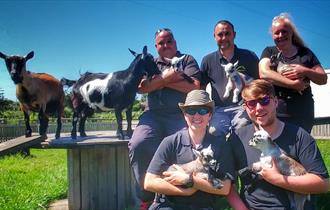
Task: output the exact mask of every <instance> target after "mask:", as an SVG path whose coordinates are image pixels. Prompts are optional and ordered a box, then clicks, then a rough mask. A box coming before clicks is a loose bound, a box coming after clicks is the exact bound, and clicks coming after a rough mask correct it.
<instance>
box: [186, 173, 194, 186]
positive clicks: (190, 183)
mask: <svg viewBox="0 0 330 210" xmlns="http://www.w3.org/2000/svg"><path fill="white" fill-rule="evenodd" d="M193 186H194V179H193V175H192V173H191V174H189V179H188V180H187V182H186V184H185V185H184V187H185V188H191V187H193Z"/></svg>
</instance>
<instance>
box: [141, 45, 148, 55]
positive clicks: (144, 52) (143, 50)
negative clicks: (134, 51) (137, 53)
mask: <svg viewBox="0 0 330 210" xmlns="http://www.w3.org/2000/svg"><path fill="white" fill-rule="evenodd" d="M142 54H143V55H147V54H148V48H147V46H144V47H143V49H142Z"/></svg>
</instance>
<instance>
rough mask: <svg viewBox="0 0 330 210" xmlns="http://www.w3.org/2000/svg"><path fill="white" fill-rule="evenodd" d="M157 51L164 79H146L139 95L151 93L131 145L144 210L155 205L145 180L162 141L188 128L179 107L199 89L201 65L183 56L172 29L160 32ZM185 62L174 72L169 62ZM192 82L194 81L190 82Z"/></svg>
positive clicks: (131, 160)
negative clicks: (144, 186) (173, 60)
mask: <svg viewBox="0 0 330 210" xmlns="http://www.w3.org/2000/svg"><path fill="white" fill-rule="evenodd" d="M155 47H156V49H157V52H158V54H159V57H158V58H156V59H155V61H156V64H157V66H158V68H159V70H160V71H161V72H162V74H160V75H156V76H154V77H153V78H152V79H142V81H141V83H140V86H139V93H148V96H147V104H146V109H145V111H144V112H143V114H142V115H141V116H140V118H139V124H138V125H137V127H136V128H135V130H134V133H133V136H132V138H131V140H130V142H129V158H130V164H131V167H132V171H133V174H134V177H135V180H136V190H137V196H138V198H139V199H140V200H141V201H142V202H141V204H140V209H146V208H147V207H148V205H149V204H150V203H151V202H152V201H153V199H154V194H153V193H151V192H147V191H145V190H143V180H144V176H145V173H146V170H147V167H148V165H149V162H150V160H151V159H152V156H153V154H154V153H155V151H156V149H157V147H158V145H159V144H160V142H161V140H162V139H163V138H164V137H166V136H168V135H171V134H173V133H175V132H176V131H178V130H180V129H182V128H183V127H184V126H185V122H184V119H183V117H182V115H181V113H180V109H179V108H178V106H177V104H178V103H179V102H183V101H184V100H185V98H186V95H187V93H188V92H189V91H191V90H193V89H199V87H200V82H199V81H200V77H201V75H200V70H199V67H198V63H197V62H196V60H195V59H194V58H193V57H192V56H191V55H187V54H185V56H184V57H183V54H182V53H180V52H179V51H178V50H177V44H176V41H175V39H174V35H173V32H172V31H171V30H170V29H168V28H163V29H160V30H158V31H157V32H156V34H155ZM174 57H177V58H181V57H183V59H182V60H181V61H180V63H179V64H177V68H178V69H174V68H172V65H171V62H170V61H169V59H173V58H174ZM186 77H189V78H190V81H188V80H187V79H186Z"/></svg>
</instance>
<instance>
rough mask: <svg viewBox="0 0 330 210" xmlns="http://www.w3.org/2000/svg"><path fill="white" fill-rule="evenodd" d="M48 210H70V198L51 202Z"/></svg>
mask: <svg viewBox="0 0 330 210" xmlns="http://www.w3.org/2000/svg"><path fill="white" fill-rule="evenodd" d="M48 210H69V206H68V199H63V200H58V201H55V202H53V203H51V204H50V205H49V207H48Z"/></svg>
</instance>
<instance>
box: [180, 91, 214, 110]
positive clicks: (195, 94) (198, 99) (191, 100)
mask: <svg viewBox="0 0 330 210" xmlns="http://www.w3.org/2000/svg"><path fill="white" fill-rule="evenodd" d="M178 105H179V107H180V109H181V110H185V108H186V107H189V106H206V107H208V108H210V110H211V112H213V111H214V101H212V100H211V99H210V97H209V94H208V93H207V92H206V91H205V90H192V91H190V92H189V93H188V94H187V97H186V101H185V103H179V104H178Z"/></svg>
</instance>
